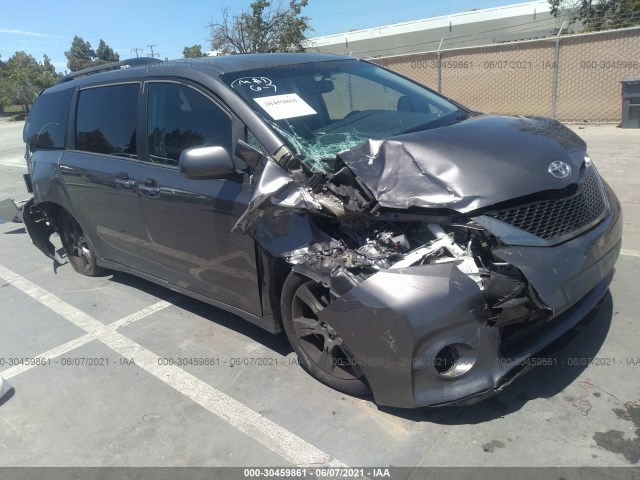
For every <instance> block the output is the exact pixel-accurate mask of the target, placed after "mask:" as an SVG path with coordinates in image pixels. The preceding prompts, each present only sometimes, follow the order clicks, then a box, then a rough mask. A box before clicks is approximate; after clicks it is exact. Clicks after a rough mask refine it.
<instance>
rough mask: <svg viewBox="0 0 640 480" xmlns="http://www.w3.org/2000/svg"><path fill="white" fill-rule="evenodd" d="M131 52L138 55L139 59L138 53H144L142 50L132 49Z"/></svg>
mask: <svg viewBox="0 0 640 480" xmlns="http://www.w3.org/2000/svg"><path fill="white" fill-rule="evenodd" d="M131 51H132V52H133V53H135V54H136V58H138V57H139V55H138V52H142V51H143V49H142V48H132V49H131Z"/></svg>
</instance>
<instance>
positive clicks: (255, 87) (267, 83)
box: [231, 77, 278, 93]
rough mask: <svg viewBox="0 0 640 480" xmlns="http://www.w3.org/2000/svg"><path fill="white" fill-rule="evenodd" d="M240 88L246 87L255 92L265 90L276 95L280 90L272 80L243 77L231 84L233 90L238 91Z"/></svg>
mask: <svg viewBox="0 0 640 480" xmlns="http://www.w3.org/2000/svg"><path fill="white" fill-rule="evenodd" d="M238 87H246V88H248V89H249V90H251V91H253V92H262V91H263V90H265V91H269V90H272V91H273V93H276V92H277V91H278V89H277V88H276V86H275V85H274V84H273V82H272V81H271V79H270V78H267V77H242V78H238V79H237V80H234V81H233V83H232V84H231V88H234V89H236V90H237V89H238Z"/></svg>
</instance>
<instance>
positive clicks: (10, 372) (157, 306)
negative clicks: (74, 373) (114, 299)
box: [0, 295, 184, 379]
mask: <svg viewBox="0 0 640 480" xmlns="http://www.w3.org/2000/svg"><path fill="white" fill-rule="evenodd" d="M182 298H184V297H183V296H182V295H172V296H170V297H169V298H168V299H167V300H160V301H159V302H156V303H154V304H153V305H149V306H148V307H147V308H143V309H142V310H140V311H138V312H135V313H132V314H131V315H127V316H126V317H124V318H121V319H120V320H118V321H116V322H113V323H112V324H110V325H109V326H110V327H111V328H113V329H114V330H117V329H118V328H120V327H124V326H125V325H129V324H131V323H133V322H137V321H138V320H142V319H143V318H146V317H148V316H149V315H151V314H153V313H156V312H159V311H160V310H162V309H164V308H167V307H168V306H169V305H175V304H176V303H178V302H179V301H180V300H181V299H182ZM95 339H96V337H95V336H94V335H92V334H90V333H87V334H85V335H82V336H81V337H78V338H74V339H73V340H71V341H69V342H67V343H64V344H62V345H58V346H57V347H54V348H52V349H51V350H47V351H46V352H44V353H42V354H40V355H38V357H39V358H43V359H50V360H51V359H54V358H57V357H61V356H62V355H64V354H65V353H69V352H70V351H72V350H75V349H76V348H80V347H81V346H83V345H86V344H87V343H89V342H91V341H93V340H95ZM37 366H38V365H35V364H26V363H24V364H22V365H15V366H13V367H9V368H7V369H6V370H3V371H1V372H0V375H1V376H3V377H4V378H7V379H8V378H12V377H15V376H16V375H20V374H21V373H24V372H27V371H29V370H31V369H32V368H35V367H37Z"/></svg>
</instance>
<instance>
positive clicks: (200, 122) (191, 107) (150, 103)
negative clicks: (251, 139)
mask: <svg viewBox="0 0 640 480" xmlns="http://www.w3.org/2000/svg"><path fill="white" fill-rule="evenodd" d="M147 142H148V146H149V160H150V161H151V162H153V163H158V164H162V165H170V166H177V165H178V160H179V158H180V154H181V153H182V151H183V150H186V149H187V148H192V147H204V146H222V147H224V148H226V149H227V151H228V152H230V151H231V119H230V118H229V116H228V115H227V114H226V113H225V112H224V111H223V110H222V109H221V108H220V107H218V106H217V105H216V104H215V103H214V102H213V101H212V100H211V99H210V98H208V97H206V96H205V95H203V94H201V93H200V92H198V91H196V90H194V89H193V88H191V87H188V86H186V85H180V84H178V83H160V82H158V83H151V84H149V85H148V93H147Z"/></svg>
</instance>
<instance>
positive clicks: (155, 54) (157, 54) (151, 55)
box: [147, 43, 160, 58]
mask: <svg viewBox="0 0 640 480" xmlns="http://www.w3.org/2000/svg"><path fill="white" fill-rule="evenodd" d="M157 46H158V45H156V44H155V43H154V44H153V45H149V44H147V47H149V48H150V49H151V53H150V54H149V56H150V57H151V58H153V57H159V56H160V54H159V53H154V52H153V47H157Z"/></svg>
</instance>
